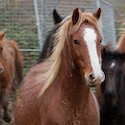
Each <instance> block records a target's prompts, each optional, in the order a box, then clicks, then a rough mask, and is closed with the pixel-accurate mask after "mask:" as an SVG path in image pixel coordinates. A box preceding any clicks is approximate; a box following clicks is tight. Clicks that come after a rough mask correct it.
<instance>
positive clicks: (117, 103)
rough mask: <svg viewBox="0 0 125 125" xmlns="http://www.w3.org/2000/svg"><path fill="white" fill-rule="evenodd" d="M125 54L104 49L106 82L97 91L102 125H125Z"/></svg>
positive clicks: (103, 66)
mask: <svg viewBox="0 0 125 125" xmlns="http://www.w3.org/2000/svg"><path fill="white" fill-rule="evenodd" d="M124 62H125V53H121V52H118V51H111V50H110V49H108V48H103V49H102V69H103V71H104V73H105V76H106V78H105V80H104V82H102V84H101V86H98V87H97V89H96V91H97V95H98V100H99V104H100V113H101V124H100V125H125V74H124V68H123V64H124Z"/></svg>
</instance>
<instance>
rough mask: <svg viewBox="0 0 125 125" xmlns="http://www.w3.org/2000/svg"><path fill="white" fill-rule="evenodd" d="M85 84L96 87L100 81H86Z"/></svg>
mask: <svg viewBox="0 0 125 125" xmlns="http://www.w3.org/2000/svg"><path fill="white" fill-rule="evenodd" d="M86 85H87V86H88V87H96V86H98V85H101V83H100V82H94V83H91V82H89V81H86Z"/></svg>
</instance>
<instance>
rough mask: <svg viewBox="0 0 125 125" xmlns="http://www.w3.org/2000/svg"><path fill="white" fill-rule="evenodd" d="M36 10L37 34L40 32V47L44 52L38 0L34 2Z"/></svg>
mask: <svg viewBox="0 0 125 125" xmlns="http://www.w3.org/2000/svg"><path fill="white" fill-rule="evenodd" d="M33 2H34V9H35V16H36V25H37V32H38V39H39V45H40V50H42V46H43V44H42V40H43V39H42V36H43V35H42V31H41V29H40V18H39V10H38V5H37V0H34V1H33Z"/></svg>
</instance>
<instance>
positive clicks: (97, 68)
mask: <svg viewBox="0 0 125 125" xmlns="http://www.w3.org/2000/svg"><path fill="white" fill-rule="evenodd" d="M83 36H84V40H85V42H86V45H87V48H88V52H89V56H90V62H91V65H92V69H93V73H94V75H95V78H96V79H98V78H99V79H100V78H103V77H104V74H103V72H102V70H101V64H100V63H99V58H100V57H98V54H97V48H96V39H97V34H96V33H95V31H94V29H92V28H86V29H85V30H84V34H83Z"/></svg>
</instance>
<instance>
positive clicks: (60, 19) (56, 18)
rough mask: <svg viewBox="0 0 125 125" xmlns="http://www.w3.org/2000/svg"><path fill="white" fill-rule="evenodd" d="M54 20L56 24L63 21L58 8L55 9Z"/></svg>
mask: <svg viewBox="0 0 125 125" xmlns="http://www.w3.org/2000/svg"><path fill="white" fill-rule="evenodd" d="M53 20H54V24H58V23H60V22H61V21H62V17H61V16H60V15H59V14H58V12H57V11H56V9H54V10H53Z"/></svg>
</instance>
